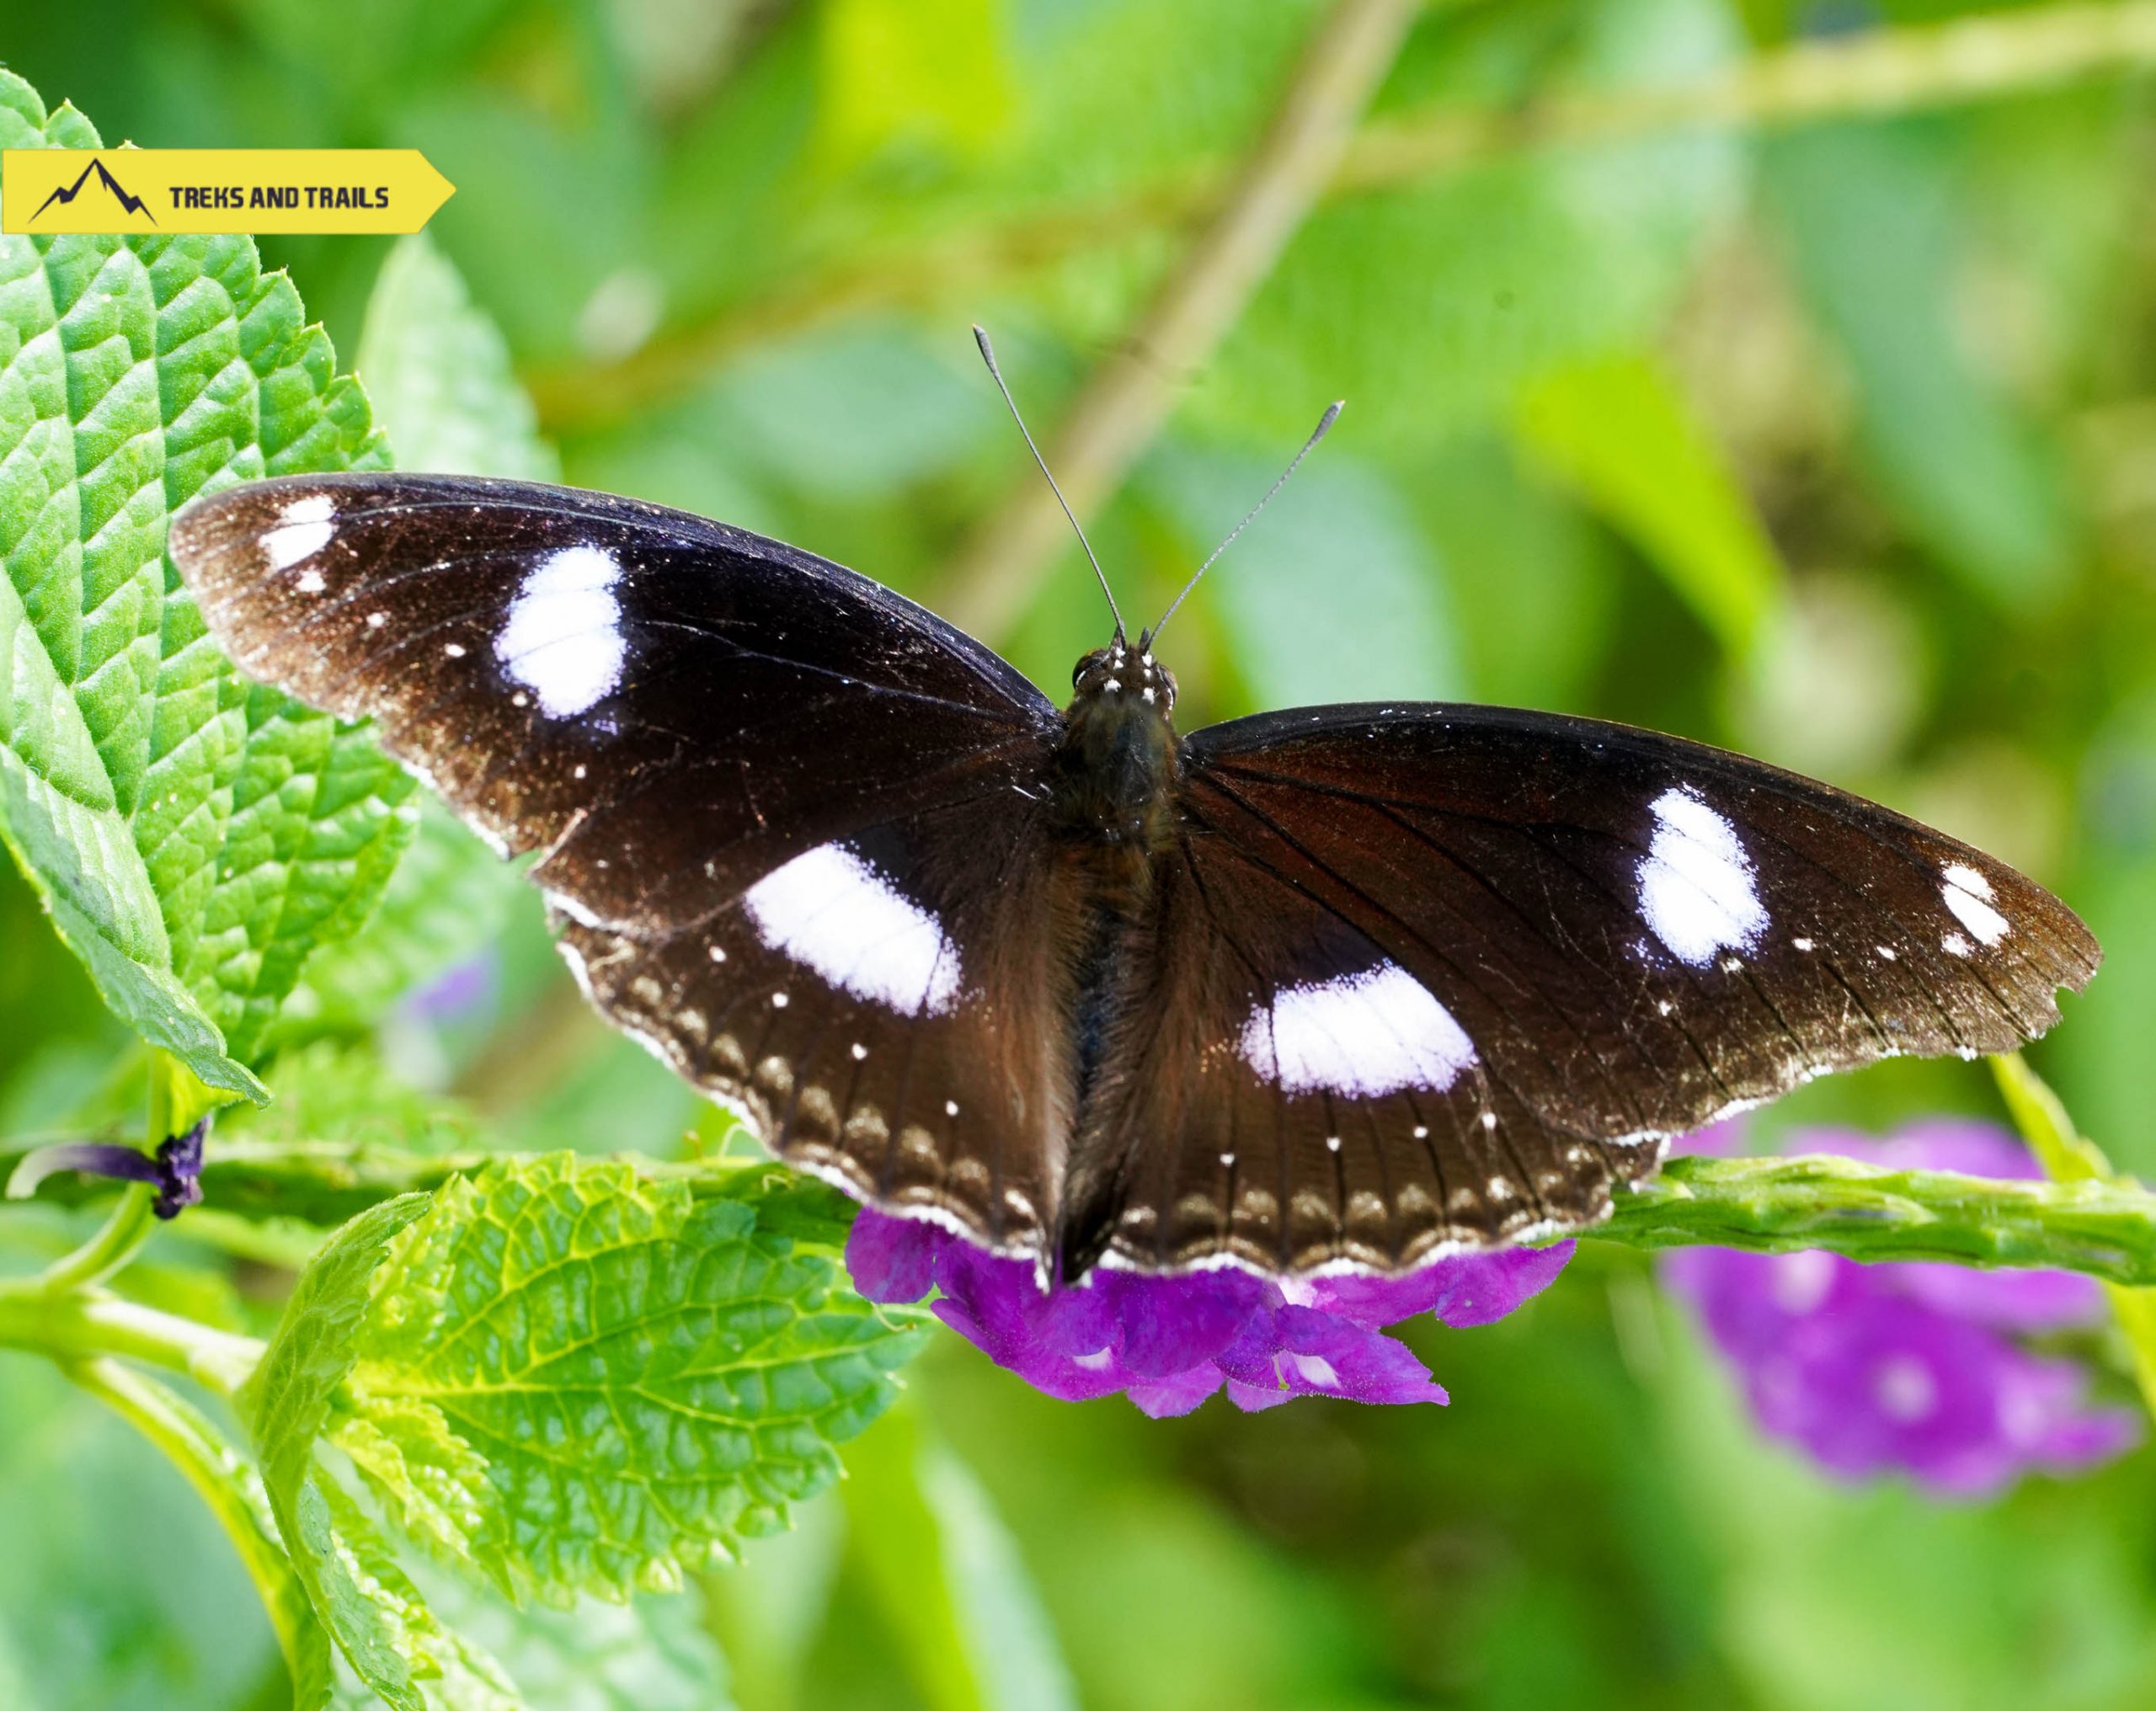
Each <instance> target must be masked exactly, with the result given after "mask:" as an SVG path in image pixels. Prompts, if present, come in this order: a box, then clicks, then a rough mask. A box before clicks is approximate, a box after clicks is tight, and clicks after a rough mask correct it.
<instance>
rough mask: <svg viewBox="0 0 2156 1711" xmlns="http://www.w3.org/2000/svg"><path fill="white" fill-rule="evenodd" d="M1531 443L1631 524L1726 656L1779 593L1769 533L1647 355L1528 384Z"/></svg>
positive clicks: (1523, 418)
mask: <svg viewBox="0 0 2156 1711" xmlns="http://www.w3.org/2000/svg"><path fill="white" fill-rule="evenodd" d="M1518 431H1519V434H1520V437H1521V440H1523V442H1524V445H1525V447H1526V449H1527V450H1528V451H1529V455H1530V456H1533V457H1534V458H1535V459H1536V460H1537V461H1540V463H1541V464H1542V465H1543V466H1544V467H1545V468H1546V469H1547V470H1548V471H1549V472H1550V473H1551V474H1552V475H1554V476H1556V477H1557V478H1559V479H1560V480H1561V481H1564V482H1567V483H1569V484H1570V485H1571V486H1572V488H1575V489H1576V490H1577V492H1578V493H1579V494H1580V495H1581V497H1582V498H1584V499H1585V500H1586V501H1587V502H1588V504H1590V505H1592V506H1593V507H1594V508H1595V509H1597V510H1598V511H1600V512H1601V513H1602V514H1604V516H1605V517H1607V518H1608V519H1609V521H1610V522H1611V523H1613V524H1614V525H1616V526H1617V528H1619V529H1620V530H1623V531H1624V532H1625V534H1626V535H1629V536H1630V537H1631V538H1632V540H1633V541H1635V542H1636V544H1637V545H1638V546H1639V547H1640V549H1641V552H1644V553H1645V554H1646V558H1647V561H1648V562H1649V563H1650V564H1652V566H1653V567H1654V568H1656V569H1657V570H1658V571H1659V572H1661V573H1662V577H1663V578H1664V579H1665V580H1666V581H1667V582H1668V584H1669V585H1670V587H1671V588H1672V589H1674V590H1675V591H1676V593H1677V594H1678V598H1679V599H1681V600H1684V602H1685V604H1686V605H1689V606H1690V607H1691V608H1692V610H1693V611H1694V612H1695V613H1696V614H1697V615H1698V616H1699V618H1700V622H1702V623H1703V624H1705V626H1707V628H1708V629H1710V631H1712V632H1714V634H1715V637H1716V639H1717V640H1718V641H1719V642H1721V646H1722V650H1723V652H1724V653H1726V654H1727V655H1728V656H1729V657H1730V658H1732V659H1743V658H1748V656H1749V655H1750V653H1751V652H1752V647H1753V642H1755V641H1756V640H1757V639H1758V636H1759V633H1760V629H1761V626H1763V625H1764V623H1765V622H1766V621H1767V620H1768V618H1769V616H1772V615H1773V613H1774V611H1775V610H1776V609H1777V608H1778V607H1779V606H1780V604H1781V600H1782V598H1783V594H1784V581H1785V578H1784V576H1783V573H1782V564H1781V560H1780V557H1779V556H1778V555H1777V554H1776V552H1775V551H1774V542H1773V541H1770V540H1769V539H1768V537H1767V531H1766V530H1765V529H1764V527H1763V526H1762V525H1761V524H1760V522H1759V519H1758V515H1757V514H1756V513H1754V511H1753V509H1752V502H1751V499H1750V498H1749V497H1748V495H1747V494H1746V493H1745V492H1744V489H1743V488H1742V486H1741V485H1740V484H1739V482H1738V481H1737V475H1736V472H1734V471H1733V470H1732V469H1731V468H1730V466H1729V465H1728V463H1727V461H1726V460H1725V459H1724V458H1723V456H1722V455H1721V451H1720V450H1719V449H1718V448H1717V447H1716V445H1714V443H1713V442H1712V441H1711V440H1709V439H1708V438H1707V436H1706V434H1705V431H1704V430H1703V429H1701V428H1700V424H1698V423H1697V422H1696V421H1695V420H1694V418H1693V415H1692V412H1691V409H1690V408H1689V406H1688V405H1687V404H1686V402H1685V401H1684V397H1683V395H1682V394H1680V393H1679V392H1678V390H1677V387H1676V386H1675V384H1674V383H1673V381H1671V380H1670V378H1669V376H1668V374H1667V373H1666V372H1665V371H1664V370H1663V369H1662V365H1661V364H1660V363H1659V362H1657V361H1656V360H1654V359H1653V358H1652V357H1651V356H1644V355H1636V354H1632V355H1622V356H1615V357H1610V358H1607V359H1604V360H1601V361H1598V362H1593V363H1587V364H1582V365H1578V366H1576V367H1569V368H1565V369H1561V370H1557V371H1556V372H1554V373H1551V374H1550V375H1547V376H1545V377H1544V378H1542V379H1541V380H1540V381H1536V382H1535V383H1534V384H1533V385H1532V386H1529V387H1528V388H1527V389H1526V391H1525V392H1524V395H1523V396H1522V397H1521V400H1520V406H1519V416H1518Z"/></svg>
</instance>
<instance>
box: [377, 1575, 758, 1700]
mask: <svg viewBox="0 0 2156 1711" xmlns="http://www.w3.org/2000/svg"><path fill="white" fill-rule="evenodd" d="M415 1578H416V1579H417V1580H418V1581H419V1586H420V1588H421V1590H422V1591H424V1593H425V1595H426V1601H427V1606H428V1607H429V1608H430V1610H432V1611H433V1612H434V1613H435V1615H436V1616H437V1617H439V1618H440V1619H441V1620H442V1621H443V1623H446V1625H447V1626H448V1627H449V1628H451V1630H453V1631H454V1632H455V1633H456V1634H461V1635H462V1636H464V1637H465V1639H466V1640H467V1643H471V1644H477V1645H482V1646H484V1647H485V1648H486V1650H487V1654H488V1656H489V1657H491V1658H493V1659H496V1660H499V1664H500V1667H501V1669H502V1671H503V1672H504V1674H505V1675H506V1676H508V1678H509V1679H510V1681H511V1682H514V1683H515V1688H516V1703H517V1704H518V1705H519V1706H520V1708H521V1711H728V1708H729V1707H730V1706H731V1705H732V1703H733V1701H732V1700H731V1698H729V1697H728V1692H727V1666H726V1660H724V1659H723V1658H722V1657H721V1656H720V1655H719V1651H718V1647H717V1646H715V1645H713V1644H712V1639H711V1636H710V1635H709V1634H706V1633H705V1632H704V1631H703V1628H702V1626H701V1625H700V1623H699V1622H698V1616H699V1614H700V1612H699V1611H698V1609H697V1607H696V1601H695V1600H694V1599H692V1598H688V1597H680V1596H658V1597H648V1598H638V1599H634V1600H632V1601H631V1602H628V1603H627V1604H610V1603H606V1602H602V1601H601V1600H599V1599H596V1598H584V1599H580V1600H579V1601H578V1602H577V1603H576V1604H574V1606H572V1607H570V1608H568V1609H566V1610H550V1609H545V1608H541V1607H528V1608H526V1609H522V1610H518V1609H515V1608H513V1607H510V1605H508V1604H505V1603H504V1602H501V1601H500V1600H499V1599H498V1598H495V1597H493V1596H488V1595H487V1594H485V1593H483V1591H481V1590H480V1589H478V1587H476V1586H472V1584H471V1582H469V1581H468V1580H462V1579H460V1578H457V1577H456V1576H453V1575H450V1574H448V1573H446V1572H443V1571H441V1570H432V1571H431V1572H430V1564H424V1563H422V1564H419V1565H418V1568H417V1570H416V1573H415Z"/></svg>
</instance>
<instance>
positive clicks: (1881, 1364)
mask: <svg viewBox="0 0 2156 1711" xmlns="http://www.w3.org/2000/svg"><path fill="white" fill-rule="evenodd" d="M1790 1140H1791V1147H1790V1150H1791V1151H1794V1152H1812V1153H1837V1154H1842V1155H1844V1156H1845V1157H1849V1158H1854V1159H1863V1160H1865V1162H1866V1163H1868V1164H1874V1165H1885V1166H1887V1167H1889V1168H1893V1169H1902V1170H1957V1171H1961V1172H1963V1173H1965V1174H1967V1175H1978V1176H1999V1177H2033V1176H2036V1175H2039V1174H2040V1172H2039V1171H2038V1170H2037V1169H2036V1163H2035V1161H2034V1160H2033V1159H2031V1158H2030V1156H2029V1154H2028V1153H2027V1152H2026V1151H2025V1149H2023V1148H2022V1146H2021V1144H2020V1143H2019V1142H2018V1141H2016V1140H2015V1138H2013V1137H2012V1136H2011V1135H2009V1134H2007V1133H2004V1131H2002V1130H2000V1129H1998V1128H1994V1127H1992V1126H1991V1125H1989V1124H1988V1123H1979V1122H1962V1121H1958V1120H1940V1121H1933V1122H1921V1123H1916V1124H1913V1125H1911V1126H1910V1127H1908V1128H1905V1129H1903V1130H1902V1131H1901V1132H1900V1133H1897V1134H1896V1135H1893V1136H1892V1137H1889V1138H1886V1139H1883V1140H1881V1139H1878V1138H1874V1137H1871V1136H1868V1135H1863V1134H1859V1133H1854V1132H1853V1131H1849V1130H1842V1129H1806V1130H1800V1131H1798V1132H1797V1133H1795V1134H1794V1135H1792V1136H1791V1137H1790ZM1662 1277H1663V1278H1664V1280H1665V1281H1666V1282H1668V1283H1669V1284H1670V1285H1671V1287H1673V1288H1674V1289H1676V1290H1677V1291H1678V1293H1680V1294H1682V1295H1684V1296H1685V1297H1686V1298H1689V1300H1690V1302H1691V1303H1692V1304H1693V1306H1694V1309H1696V1310H1697V1311H1698V1313H1699V1314H1700V1318H1701V1319H1702V1320H1703V1321H1704V1322H1705V1325H1706V1329H1707V1331H1708V1334H1709V1335H1710V1336H1711V1337H1712V1338H1713V1340H1714V1341H1715V1344H1716V1346H1717V1347H1719V1348H1720V1349H1721V1351H1722V1353H1723V1354H1724V1355H1726V1356H1727V1357H1729V1359H1730V1360H1731V1362H1732V1363H1734V1365H1735V1366H1736V1367H1737V1370H1738V1373H1739V1374H1740V1375H1741V1377H1742V1381H1743V1383H1744V1388H1745V1392H1746V1394H1747V1396H1748V1399H1749V1400H1750V1402H1751V1405H1752V1410H1753V1414H1754V1415H1755V1416H1756V1417H1757V1418H1758V1421H1759V1424H1760V1426H1761V1427H1762V1428H1763V1429H1764V1431H1767V1432H1769V1434H1771V1435H1772V1436H1775V1437H1779V1438H1781V1439H1783V1440H1785V1442H1790V1443H1794V1444H1796V1445H1797V1446H1799V1447H1801V1448H1802V1449H1803V1450H1805V1451H1806V1452H1807V1453H1808V1454H1810V1455H1811V1456H1812V1458H1813V1459H1814V1460H1815V1461H1817V1463H1819V1464H1820V1465H1821V1466H1822V1467H1823V1468H1826V1469H1827V1470H1828V1472H1829V1473H1832V1474H1837V1475H1839V1476H1841V1477H1843V1478H1845V1479H1864V1478H1867V1477H1870V1476H1873V1475H1876V1474H1884V1473H1888V1472H1892V1471H1894V1470H1897V1469H1898V1470H1901V1471H1903V1472H1906V1473H1908V1474H1911V1475H1912V1476H1913V1478H1914V1479H1916V1480H1917V1481H1918V1483H1919V1484H1922V1485H1924V1487H1925V1488H1926V1489H1928V1490H1931V1491H1934V1492H1935V1493H1938V1494H1940V1495H1950V1496H1977V1495H1984V1494H1987V1493H1990V1492H1993V1491H1997V1490H2002V1489H2003V1488H2004V1487H2005V1486H2007V1485H2009V1484H2012V1483H2013V1482H2014V1480H2015V1479H2017V1478H2018V1477H2019V1476H2020V1475H2021V1474H2024V1473H2026V1472H2028V1471H2030V1470H2031V1469H2042V1470H2044V1471H2047V1472H2052V1473H2067V1472H2070V1471H2072V1470H2073V1469H2075V1468H2084V1467H2087V1466H2089V1465H2090V1464H2092V1463H2097V1462H2100V1461H2105V1460H2107V1459H2109V1458H2111V1457H2113V1456H2116V1455H2117V1454H2119V1453H2120V1452H2121V1451H2123V1450H2125V1449H2126V1448H2127V1447H2129V1446H2131V1445H2132V1443H2134V1442H2136V1441H2137V1439H2138V1437H2139V1436H2140V1431H2139V1426H2138V1419H2137V1415H2135V1414H2134V1413H2133V1412H2132V1411H2131V1410H2123V1409H2105V1408H2095V1407H2091V1406H2090V1405H2089V1403H2088V1400H2087V1389H2088V1383H2087V1375H2086V1374H2085V1373H2084V1372H2083V1370H2082V1369H2081V1367H2079V1366H2078V1365H2076V1364H2075V1363H2074V1362H2071V1361H2068V1360H2062V1359H2058V1358H2056V1357H2047V1356H2040V1355H2036V1354H2032V1353H2031V1352H2030V1351H2028V1350H2026V1349H2025V1348H2024V1347H2022V1346H2020V1344H2019V1343H2017V1342H2016V1341H2014V1338H2015V1335H2024V1334H2027V1333H2031V1332H2036V1331H2051V1330H2070V1329H2073V1328H2075V1327H2078V1326H2084V1325H2095V1324H2098V1323H2100V1322H2101V1320H2102V1319H2103V1317H2104V1313H2105V1303H2104V1297H2103V1292H2102V1291H2101V1289H2100V1288H2099V1287H2098V1286H2097V1285H2096V1284H2095V1282H2094V1281H2093V1280H2091V1279H2089V1278H2087V1277H2076V1276H2074V1275H2073V1274H2072V1273H2070V1272H2063V1271H1974V1270H1971V1269H1969V1268H1967V1267H1965V1266H1951V1265H1944V1264H1924V1265H1918V1264H1897V1265H1877V1266H1865V1265H1860V1264H1858V1263H1857V1262H1856V1261H1854V1260H1849V1259H1844V1258H1843V1257H1842V1256H1840V1255H1835V1254H1827V1253H1819V1252H1816V1251H1815V1252H1808V1253H1798V1254H1774V1255H1769V1254H1742V1253H1737V1252H1734V1251H1732V1250H1728V1249H1725V1248H1689V1249H1686V1250H1683V1251H1681V1252H1678V1253H1675V1254H1672V1255H1668V1257H1667V1258H1665V1259H1664V1260H1663V1261H1662Z"/></svg>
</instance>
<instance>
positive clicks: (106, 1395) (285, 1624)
mask: <svg viewBox="0 0 2156 1711" xmlns="http://www.w3.org/2000/svg"><path fill="white" fill-rule="evenodd" d="M61 1366H62V1370H63V1371H65V1372H66V1373H67V1376H68V1377H69V1378H72V1380H73V1381H74V1382H75V1383H77V1385H79V1386H80V1387H81V1388H82V1389H84V1390H85V1391H87V1392H88V1393H89V1394H91V1395H93V1396H94V1397H96V1398H97V1399H98V1400H99V1401H100V1402H102V1403H104V1405H106V1406H107V1407H109V1408H110V1409H111V1410H113V1411H114V1412H115V1414H117V1415H120V1418H122V1419H123V1420H125V1421H127V1422H128V1423H129V1424H130V1425H131V1426H134V1428H135V1429H136V1431H139V1432H141V1434H142V1436H144V1437H146V1438H147V1439H148V1440H149V1441H150V1442H152V1443H153V1444H155V1445H156V1446H157V1447H158V1448H159V1449H160V1450H163V1452H164V1453H165V1454H166V1455H167V1456H168V1457H169V1458H171V1460H172V1462H173V1465H174V1466H175V1467H177V1468H179V1471H180V1472H181V1473H182V1474H184V1475H185V1476H186V1479H187V1482H188V1484H190V1485H192V1486H194V1488H195V1490H196V1491H197V1492H198V1493H199V1494H200V1496H201V1498H202V1500H203V1501H204V1502H205V1503H206V1504H208V1505H209V1506H210V1511H211V1514H213V1515H215V1516H216V1517H217V1522H218V1524H219V1525H220V1526H221V1527H223V1528H224V1529H225V1534H226V1536H227V1538H230V1539H231V1540H232V1547H233V1548H234V1549H235V1550H237V1552H238V1553H239V1558H240V1561H241V1562H242V1563H243V1564H245V1566H246V1569H247V1572H248V1577H249V1578H250V1579H251V1580H253V1582H254V1586H255V1590H256V1591H258V1592H259V1593H260V1594H261V1596H262V1603H263V1607H264V1609H265V1610H267V1611H268V1612H269V1613H270V1623H271V1625H272V1626H273V1627H274V1628H275V1630H276V1634H277V1643H278V1644H279V1645H280V1647H281V1648H282V1649H283V1650H284V1653H285V1657H286V1662H287V1663H288V1664H290V1665H291V1667H292V1669H293V1671H294V1675H295V1677H296V1676H297V1675H298V1672H299V1669H300V1664H301V1660H302V1657H303V1656H305V1655H309V1654H310V1653H318V1652H319V1651H320V1649H321V1648H322V1646H323V1644H324V1639H323V1635H322V1633H321V1629H320V1628H319V1626H318V1624H317V1623H316V1622H315V1618H314V1615H313V1612H312V1609H311V1608H310V1607H309V1606H308V1604H307V1595H306V1593H305V1592H304V1591H302V1590H301V1587H300V1585H299V1582H298V1580H296V1578H295V1577H294V1575H293V1574H292V1569H291V1559H289V1558H288V1557H287V1556H286V1554H285V1550H284V1547H283V1546H282V1545H281V1544H280V1543H278V1539H277V1529H276V1523H275V1521H274V1520H273V1519H272V1518H271V1516H270V1506H269V1502H268V1500H267V1498H266V1496H265V1495H264V1492H263V1490H262V1481H261V1477H260V1475H259V1474H257V1473H256V1472H255V1470H254V1468H253V1466H251V1465H250V1464H249V1463H248V1461H247V1460H246V1458H244V1457H243V1456H241V1455H240V1454H239V1452H237V1451H236V1450H235V1449H233V1448H232V1446H231V1445H230V1444H228V1443H227V1442H225V1440H224V1437H223V1436H222V1434H221V1433H220V1432H219V1431H217V1429H216V1426H212V1425H211V1423H210V1421H208V1420H207V1419H205V1417H204V1415H202V1413H201V1411H200V1410H199V1409H196V1408H195V1407H194V1406H193V1405H191V1404H189V1402H188V1401H186V1400H185V1399H184V1398H182V1397H180V1396H179V1395H176V1394H173V1392H172V1391H171V1390H169V1389H167V1388H166V1387H165V1386H164V1385H163V1384H160V1383H157V1380H156V1379H154V1378H149V1377H147V1376H146V1375H144V1374H142V1373H136V1372H135V1371H132V1370H131V1368H129V1367H124V1366H122V1365H120V1363H119V1362H116V1361H110V1360H87V1361H83V1360H77V1361H67V1362H62V1363H61Z"/></svg>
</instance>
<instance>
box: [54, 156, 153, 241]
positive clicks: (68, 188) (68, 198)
mask: <svg viewBox="0 0 2156 1711" xmlns="http://www.w3.org/2000/svg"><path fill="white" fill-rule="evenodd" d="M91 173H96V174H97V175H98V182H99V183H100V184H103V185H104V187H105V189H108V190H109V191H111V192H112V199H113V200H115V202H117V203H119V204H120V206H121V208H123V209H124V210H125V211H127V212H128V213H130V214H140V215H141V216H142V217H143V218H144V219H145V220H147V221H149V222H150V224H151V225H152V226H155V225H156V224H157V216H156V215H154V214H152V212H151V211H150V208H149V205H148V204H147V202H145V201H144V200H142V199H141V197H140V196H136V195H130V194H129V193H128V190H127V189H126V187H125V185H123V184H121V183H120V180H119V179H115V177H113V175H112V173H110V172H109V170H107V168H106V167H105V163H104V162H103V161H102V160H93V161H91V163H89V164H88V166H86V167H84V168H83V174H82V176H81V177H80V178H78V179H76V180H75V182H74V183H73V184H62V185H61V187H60V188H59V189H56V190H55V191H54V192H53V193H52V194H51V195H50V196H47V197H46V198H45V200H43V201H42V202H40V203H39V204H38V205H37V214H33V215H31V216H30V221H31V222H33V223H34V222H35V221H36V219H37V217H38V214H42V213H44V212H45V210H46V209H48V208H50V207H51V205H53V204H54V203H55V202H57V203H59V204H61V206H63V207H64V206H66V205H67V204H68V203H70V202H72V201H73V200H75V198H76V197H77V196H79V195H82V194H83V185H85V184H88V183H89V181H90V174H91Z"/></svg>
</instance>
